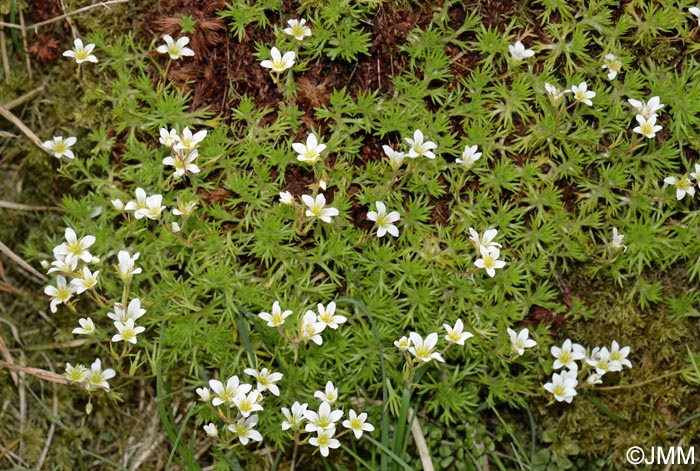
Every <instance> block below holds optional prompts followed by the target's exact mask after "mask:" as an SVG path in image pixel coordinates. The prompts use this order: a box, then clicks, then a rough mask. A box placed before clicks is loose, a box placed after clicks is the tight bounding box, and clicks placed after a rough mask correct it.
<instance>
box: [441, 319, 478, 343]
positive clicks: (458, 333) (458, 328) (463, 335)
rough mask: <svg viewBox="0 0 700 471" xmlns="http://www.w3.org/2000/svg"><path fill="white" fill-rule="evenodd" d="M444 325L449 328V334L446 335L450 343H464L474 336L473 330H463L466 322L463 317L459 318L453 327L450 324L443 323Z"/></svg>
mask: <svg viewBox="0 0 700 471" xmlns="http://www.w3.org/2000/svg"><path fill="white" fill-rule="evenodd" d="M442 326H443V327H444V328H445V330H447V335H445V340H447V341H448V342H450V343H455V344H457V345H464V342H466V341H467V340H469V339H470V338H472V337H474V334H472V333H471V332H463V330H464V323H463V322H462V319H457V322H455V326H454V327H451V326H450V325H448V324H442Z"/></svg>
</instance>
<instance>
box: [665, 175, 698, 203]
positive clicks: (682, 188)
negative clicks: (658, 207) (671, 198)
mask: <svg viewBox="0 0 700 471" xmlns="http://www.w3.org/2000/svg"><path fill="white" fill-rule="evenodd" d="M664 183H666V184H668V185H673V186H675V187H676V199H678V200H682V199H683V197H685V195H690V196H694V195H695V187H694V186H693V182H691V181H690V179H689V178H688V175H683V176H682V177H679V178H676V177H666V178H664Z"/></svg>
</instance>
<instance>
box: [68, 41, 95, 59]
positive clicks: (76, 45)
mask: <svg viewBox="0 0 700 471" xmlns="http://www.w3.org/2000/svg"><path fill="white" fill-rule="evenodd" d="M93 49H95V45H94V44H87V45H85V46H83V41H82V39H80V38H75V40H74V41H73V49H70V50H68V51H64V52H63V55H64V56H65V57H73V58H74V59H75V62H76V64H82V63H83V62H86V61H87V62H97V57H95V56H94V55H93V54H91V52H92V50H93Z"/></svg>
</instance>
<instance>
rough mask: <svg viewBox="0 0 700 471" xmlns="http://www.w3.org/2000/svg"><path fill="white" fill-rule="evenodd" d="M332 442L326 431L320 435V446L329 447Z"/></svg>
mask: <svg viewBox="0 0 700 471" xmlns="http://www.w3.org/2000/svg"><path fill="white" fill-rule="evenodd" d="M330 444H331V438H330V437H329V436H328V435H326V434H325V433H322V434H320V435H319V436H318V446H319V447H327V446H328V445H330Z"/></svg>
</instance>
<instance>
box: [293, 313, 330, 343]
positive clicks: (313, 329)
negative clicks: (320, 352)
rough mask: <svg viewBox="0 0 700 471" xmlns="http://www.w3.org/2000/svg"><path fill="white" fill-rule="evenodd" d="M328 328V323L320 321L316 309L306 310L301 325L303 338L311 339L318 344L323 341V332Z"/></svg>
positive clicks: (305, 340)
mask: <svg viewBox="0 0 700 471" xmlns="http://www.w3.org/2000/svg"><path fill="white" fill-rule="evenodd" d="M325 328H326V324H324V323H323V322H318V317H317V316H316V313H315V312H314V311H306V313H305V314H304V317H303V318H302V320H301V325H300V326H299V331H300V332H299V333H300V337H301V340H303V341H304V342H308V341H309V340H310V341H312V342H313V343H315V344H316V345H321V344H322V343H323V338H321V332H323V330H324V329H325Z"/></svg>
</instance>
